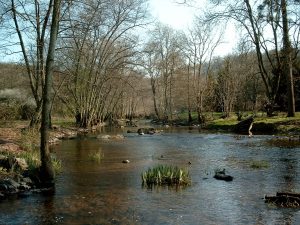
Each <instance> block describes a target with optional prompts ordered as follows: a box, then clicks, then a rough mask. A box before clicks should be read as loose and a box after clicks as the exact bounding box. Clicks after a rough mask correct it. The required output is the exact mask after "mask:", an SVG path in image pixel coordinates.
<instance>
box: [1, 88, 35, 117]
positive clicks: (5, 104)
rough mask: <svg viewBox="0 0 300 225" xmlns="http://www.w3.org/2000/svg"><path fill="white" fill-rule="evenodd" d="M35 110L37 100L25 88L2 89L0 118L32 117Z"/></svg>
mask: <svg viewBox="0 0 300 225" xmlns="http://www.w3.org/2000/svg"><path fill="white" fill-rule="evenodd" d="M34 111H35V102H34V100H33V99H32V98H30V97H29V96H28V95H27V94H26V92H25V91H24V90H20V89H4V90H0V119H1V120H15V119H24V120H28V119H31V117H32V116H33V114H34Z"/></svg>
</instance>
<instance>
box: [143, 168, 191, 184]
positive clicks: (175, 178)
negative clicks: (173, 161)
mask: <svg viewBox="0 0 300 225" xmlns="http://www.w3.org/2000/svg"><path fill="white" fill-rule="evenodd" d="M141 176H142V181H143V185H147V186H152V185H190V184H191V178H190V175H189V172H188V171H187V170H185V169H181V168H178V167H177V166H166V165H159V166H156V167H154V168H152V169H151V168H149V169H148V170H147V171H145V172H143V173H142V175H141Z"/></svg>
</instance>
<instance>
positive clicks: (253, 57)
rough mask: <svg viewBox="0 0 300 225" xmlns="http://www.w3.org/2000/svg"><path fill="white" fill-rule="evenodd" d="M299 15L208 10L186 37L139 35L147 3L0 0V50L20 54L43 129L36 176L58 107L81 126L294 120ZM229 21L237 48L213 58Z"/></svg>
mask: <svg viewBox="0 0 300 225" xmlns="http://www.w3.org/2000/svg"><path fill="white" fill-rule="evenodd" d="M188 3H190V1H188V0H186V1H184V3H183V4H188ZM209 6H212V7H209ZM299 6H300V3H299V1H296V0H294V1H292V0H291V1H287V0H260V1H249V0H243V1H230V0H227V1H218V0H217V1H210V3H209V5H208V6H207V8H208V10H207V12H204V13H201V12H199V15H200V14H201V16H199V17H197V18H196V19H195V21H194V24H193V25H192V26H191V27H190V28H189V29H187V31H185V32H183V31H177V30H174V29H172V28H171V27H169V26H166V25H163V24H159V23H156V24H155V25H154V26H152V28H150V32H148V33H147V34H146V33H145V32H142V31H143V29H145V28H146V27H147V26H148V25H149V17H148V11H147V0H86V1H77V0H49V1H46V0H32V1H28V0H9V1H7V0H5V1H4V0H0V24H1V28H0V30H1V36H2V39H1V50H3V51H4V52H6V53H7V54H14V53H19V52H20V53H21V56H22V57H21V65H20V66H18V68H19V69H20V68H23V69H24V74H26V75H27V79H26V82H27V85H24V87H22V89H28V90H30V91H31V95H32V99H34V101H35V113H34V114H33V116H32V120H31V125H34V124H37V123H40V122H42V123H41V124H42V129H41V134H42V135H41V137H42V139H41V143H42V144H41V153H42V154H41V155H42V158H43V160H42V161H43V162H45V163H44V164H42V167H43V168H44V169H43V171H44V173H45V177H52V175H51V173H52V172H51V168H48V167H49V165H50V164H49V161H50V158H49V154H48V150H47V148H48V147H47V135H48V128H49V127H50V126H51V111H53V110H54V111H58V110H61V108H66V109H67V110H68V112H69V114H70V115H72V116H73V117H74V118H75V119H76V123H77V124H78V125H79V126H80V127H90V126H93V125H97V124H99V123H101V122H103V121H105V120H110V121H112V120H113V119H114V118H119V117H128V118H129V119H132V118H133V117H134V116H136V115H137V114H139V113H142V114H144V115H146V114H150V113H153V114H154V115H155V117H156V118H158V119H160V120H165V121H167V120H170V119H174V116H175V115H176V113H178V112H181V111H187V112H188V118H187V119H188V121H189V122H192V112H197V115H198V116H197V119H198V122H199V123H202V122H204V120H205V118H204V116H203V112H205V111H215V110H217V111H222V112H223V113H224V116H228V115H229V113H230V112H231V111H241V110H261V109H262V108H263V106H264V107H265V109H266V110H267V113H268V114H269V115H272V112H273V110H274V107H275V106H278V107H279V108H281V109H285V108H288V110H287V112H288V116H294V115H295V108H296V106H297V104H296V106H295V101H296V103H298V102H299V101H300V100H299V99H300V96H299V95H300V93H299V89H296V91H294V87H299V85H300V83H299V76H300V74H299V73H300V72H299V71H300V69H299V67H300V66H299V56H298V44H299V37H300V17H299V15H300V12H299V9H300V7H299ZM220 21H224V23H220ZM230 21H231V22H235V24H236V25H237V27H238V28H239V31H240V36H241V38H240V40H237V42H238V41H239V48H238V50H237V51H236V52H235V53H234V54H232V55H228V56H226V57H223V58H219V57H215V49H216V48H217V47H218V46H219V45H220V44H222V33H223V32H222V31H223V29H225V28H224V27H223V28H222V27H221V26H220V24H225V23H226V22H230ZM139 33H142V34H141V35H138V34H139ZM54 53H55V55H54ZM22 80H23V78H22ZM11 86H14V88H15V85H11ZM3 93H4V92H3ZM5 93H6V92H5ZM0 97H1V96H0ZM150 104H151V108H152V110H151V109H150V108H149V106H150ZM57 105H60V107H56V106H57ZM62 105H63V106H64V107H62Z"/></svg>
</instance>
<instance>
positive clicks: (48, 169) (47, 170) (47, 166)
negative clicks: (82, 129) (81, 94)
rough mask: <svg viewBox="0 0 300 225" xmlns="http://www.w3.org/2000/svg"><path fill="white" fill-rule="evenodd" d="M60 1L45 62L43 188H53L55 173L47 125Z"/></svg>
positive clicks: (42, 153) (55, 1)
mask: <svg viewBox="0 0 300 225" xmlns="http://www.w3.org/2000/svg"><path fill="white" fill-rule="evenodd" d="M60 5H61V0H54V3H53V14H52V23H51V30H50V42H49V49H48V55H47V60H46V76H45V87H44V91H43V106H42V124H41V147H40V153H41V163H42V164H41V168H40V176H41V177H40V178H41V181H42V184H43V185H44V186H53V185H54V178H55V173H54V169H53V165H52V161H51V155H50V151H49V142H48V140H49V124H50V114H49V112H50V99H51V97H50V93H51V87H52V76H53V67H54V55H55V46H56V40H57V34H58V27H59V15H60Z"/></svg>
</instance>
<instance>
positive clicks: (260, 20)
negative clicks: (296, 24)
mask: <svg viewBox="0 0 300 225" xmlns="http://www.w3.org/2000/svg"><path fill="white" fill-rule="evenodd" d="M281 11H282V9H281V3H280V2H279V1H256V2H250V1H249V0H244V1H239V2H234V1H226V2H222V1H214V10H212V11H211V12H209V13H208V20H209V21H211V20H214V19H233V20H235V21H236V22H237V23H238V24H239V25H240V26H241V27H242V28H243V30H244V31H246V34H247V37H248V38H249V39H250V40H251V42H252V43H253V45H254V48H255V51H256V56H257V63H258V69H259V73H260V75H261V78H262V81H263V83H264V86H265V90H266V96H267V97H268V100H269V102H270V105H271V106H273V105H274V104H275V103H276V101H277V99H278V91H279V87H280V84H281V83H282V81H283V77H284V76H283V65H284V63H283V58H285V56H284V54H285V53H284V51H282V48H283V41H281V38H280V37H282V34H283V33H284V31H283V30H282V28H283V26H282V23H281V22H282V21H281V18H282V13H281ZM291 21H293V20H291ZM292 23H293V22H291V24H292ZM266 30H268V31H270V32H264V31H266ZM294 30H298V29H297V28H296V29H294ZM292 85H293V84H292V83H291V79H289V84H288V86H290V87H291V86H292ZM289 98H291V99H292V98H294V97H293V96H292V94H289ZM291 99H290V100H289V101H291V102H292V100H291ZM270 108H272V107H270ZM268 113H269V115H271V114H272V110H270V111H268Z"/></svg>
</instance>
